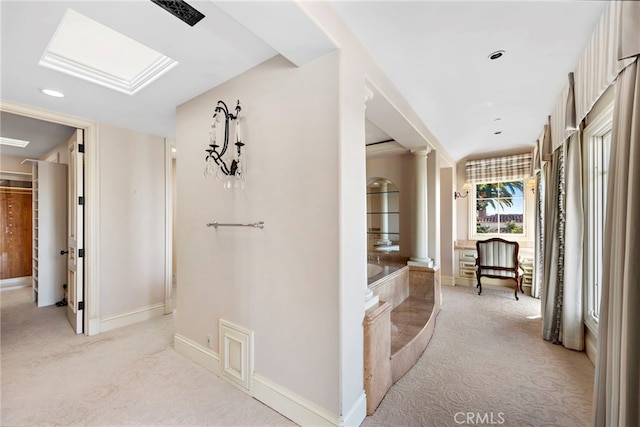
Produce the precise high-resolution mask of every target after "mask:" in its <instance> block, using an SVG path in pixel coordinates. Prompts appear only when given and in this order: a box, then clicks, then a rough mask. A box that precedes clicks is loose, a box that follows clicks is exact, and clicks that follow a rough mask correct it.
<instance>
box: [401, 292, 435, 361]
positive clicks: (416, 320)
mask: <svg viewBox="0 0 640 427" xmlns="http://www.w3.org/2000/svg"><path fill="white" fill-rule="evenodd" d="M432 312H433V301H429V300H426V299H424V298H420V297H414V296H410V297H408V298H407V299H405V300H404V301H402V303H401V304H400V305H399V306H397V307H396V308H394V309H393V311H392V312H391V354H392V355H395V354H396V353H398V351H400V350H402V349H403V348H404V347H405V346H407V345H408V344H410V343H411V342H412V341H413V340H414V338H416V337H417V336H418V335H420V332H421V331H422V329H423V328H424V326H425V325H426V324H427V323H428V322H429V318H430V317H431V313H432Z"/></svg>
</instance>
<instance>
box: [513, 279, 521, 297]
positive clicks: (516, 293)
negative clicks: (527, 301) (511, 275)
mask: <svg viewBox="0 0 640 427" xmlns="http://www.w3.org/2000/svg"><path fill="white" fill-rule="evenodd" d="M514 280H515V282H516V292H515V295H516V301H520V298H518V281H517V280H516V279H514Z"/></svg>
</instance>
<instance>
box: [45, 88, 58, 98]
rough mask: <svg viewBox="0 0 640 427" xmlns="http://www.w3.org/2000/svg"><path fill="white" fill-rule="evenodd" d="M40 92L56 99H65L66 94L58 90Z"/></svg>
mask: <svg viewBox="0 0 640 427" xmlns="http://www.w3.org/2000/svg"><path fill="white" fill-rule="evenodd" d="M40 91H41V92H42V93H44V94H45V95H49V96H53V97H56V98H64V93H62V92H58V91H57V90H53V89H40Z"/></svg>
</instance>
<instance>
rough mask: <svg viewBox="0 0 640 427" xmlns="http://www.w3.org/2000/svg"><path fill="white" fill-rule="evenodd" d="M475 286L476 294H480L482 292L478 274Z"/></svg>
mask: <svg viewBox="0 0 640 427" xmlns="http://www.w3.org/2000/svg"><path fill="white" fill-rule="evenodd" d="M476 288H478V295H480V294H481V293H482V284H481V283H480V276H478V284H477V285H476Z"/></svg>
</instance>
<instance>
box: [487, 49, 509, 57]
mask: <svg viewBox="0 0 640 427" xmlns="http://www.w3.org/2000/svg"><path fill="white" fill-rule="evenodd" d="M505 53H506V52H505V51H504V50H496V51H495V52H492V53H491V54H489V59H498V58H500V57H501V56H502V55H504V54H505Z"/></svg>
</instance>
